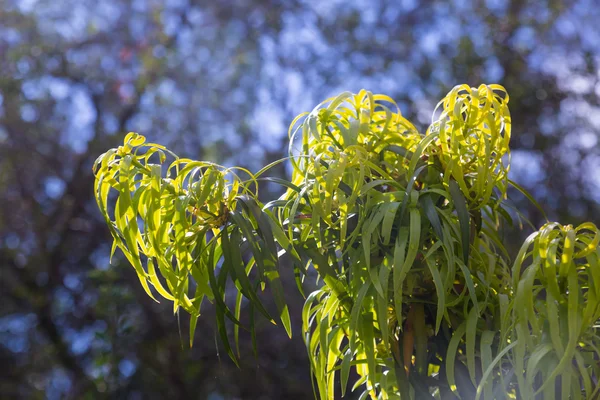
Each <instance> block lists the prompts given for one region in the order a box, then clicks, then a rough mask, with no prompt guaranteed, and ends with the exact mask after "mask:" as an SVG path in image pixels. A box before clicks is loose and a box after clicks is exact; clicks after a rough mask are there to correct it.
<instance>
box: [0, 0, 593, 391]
mask: <svg viewBox="0 0 600 400" xmlns="http://www.w3.org/2000/svg"><path fill="white" fill-rule="evenodd" d="M599 18H600V11H598V8H597V7H594V1H592V0H584V1H576V2H558V1H548V2H541V1H540V2H531V4H529V2H525V1H502V0H488V1H482V2H469V1H453V2H450V3H447V2H445V1H439V2H438V1H426V2H422V4H420V3H419V2H416V1H401V2H379V1H356V2H353V1H335V2H327V4H321V2H317V1H283V0H282V1H239V0H237V1H236V0H223V1H194V0H177V1H175V0H171V1H166V2H159V1H120V0H113V1H89V0H64V1H50V0H37V1H36V0H0V296H1V300H2V301H1V302H0V363H1V365H2V368H0V398H50V399H57V398H65V397H66V398H74V399H79V398H103V397H106V398H126V399H152V398H157V399H158V398H168V397H171V398H184V397H185V398H198V399H205V398H208V399H222V398H227V399H229V398H240V399H255V398H256V399H260V398H263V399H277V398H300V399H304V398H311V397H312V396H313V394H312V388H311V383H310V372H309V370H308V368H307V365H308V360H307V356H306V349H305V347H304V344H303V342H302V340H300V334H299V333H300V329H299V328H300V325H301V322H300V320H299V317H300V314H301V313H300V310H301V307H302V304H303V299H302V297H301V296H300V295H299V294H297V293H295V292H292V290H289V292H290V294H289V296H288V297H287V301H288V302H289V304H290V314H291V316H292V318H293V320H292V327H293V329H294V334H295V338H294V339H292V340H289V339H288V338H287V335H286V333H285V331H284V330H283V329H278V328H276V327H274V326H271V325H269V324H268V323H266V322H265V323H261V324H260V325H259V326H258V327H257V340H258V346H259V350H260V351H259V356H258V358H256V359H254V358H253V357H252V344H251V341H250V338H249V335H242V336H241V343H240V347H241V348H240V352H241V353H243V354H245V355H246V357H242V360H244V361H243V363H242V365H241V368H240V369H238V368H237V367H236V366H235V365H234V364H233V363H232V362H231V360H229V359H228V358H227V356H226V355H225V354H224V353H223V350H222V349H221V350H220V351H219V350H217V344H216V343H217V342H216V340H215V330H216V327H215V326H214V325H213V324H212V321H213V320H214V318H212V316H211V313H214V309H213V308H211V307H206V308H205V309H203V313H204V314H205V318H201V319H200V320H199V322H198V327H197V329H196V337H195V342H194V347H193V349H191V350H190V349H188V348H187V347H188V345H187V343H188V340H189V338H188V336H187V333H186V332H188V326H187V324H188V322H187V318H185V319H184V318H181V320H180V322H179V326H180V328H178V318H177V315H175V316H173V315H172V313H171V310H172V307H170V306H169V305H168V304H163V303H161V304H158V303H155V302H153V301H152V300H151V299H149V298H148V297H147V296H146V295H145V293H144V292H143V289H142V288H141V287H140V285H139V284H138V282H137V277H136V276H135V273H134V271H133V270H132V269H131V268H130V267H129V265H127V261H126V260H125V259H124V258H123V257H122V255H121V254H120V253H119V252H117V254H116V256H115V257H114V258H113V260H112V265H109V254H110V249H111V241H110V235H109V233H108V231H107V229H106V227H105V226H104V225H105V224H104V221H103V220H102V217H101V215H100V214H99V212H98V211H97V208H96V205H95V202H94V199H93V182H94V178H93V174H92V164H93V161H94V159H95V158H96V156H97V155H99V154H100V153H102V152H104V151H105V150H106V149H108V148H112V147H116V146H118V145H120V144H121V143H122V142H123V138H124V136H125V134H126V133H127V132H128V131H136V132H140V133H142V134H144V135H145V136H146V137H148V139H149V140H150V141H153V142H160V143H161V144H165V145H167V146H168V147H169V148H171V149H172V150H174V151H175V152H177V153H178V154H179V155H181V156H184V157H190V158H194V159H202V160H213V161H216V160H218V161H219V162H220V163H221V164H225V165H226V166H230V165H233V164H238V165H242V166H245V167H247V168H249V169H251V170H257V169H258V168H259V167H260V166H261V165H264V164H266V163H267V162H269V161H273V160H275V159H278V158H280V157H282V156H283V155H284V154H285V150H284V145H285V143H286V141H287V135H286V134H287V126H288V124H289V123H290V122H291V120H292V118H293V116H294V115H296V114H299V113H300V112H303V111H308V110H309V109H310V107H312V106H313V105H314V104H317V103H318V102H319V101H320V100H322V99H323V98H326V97H329V96H331V95H333V94H337V93H338V92H341V91H343V90H350V91H353V92H358V91H359V90H360V89H361V88H366V89H368V90H371V91H373V92H379V93H386V94H389V95H390V96H391V97H392V98H394V99H395V100H396V101H397V102H398V104H399V106H400V108H401V110H402V113H403V115H405V116H406V117H407V118H409V119H410V120H411V121H414V122H415V124H418V125H419V129H421V130H424V128H425V127H426V126H428V125H429V123H430V118H431V113H432V111H433V108H434V107H435V104H434V102H435V101H436V99H439V98H441V97H442V96H443V95H444V94H445V93H446V92H448V90H449V89H450V88H451V87H452V86H454V85H455V84H457V83H461V82H467V83H468V84H470V85H472V86H476V85H479V83H482V82H485V83H487V82H498V83H501V84H502V85H504V86H505V87H506V89H507V90H508V92H509V93H510V95H511V100H510V104H511V111H512V115H513V128H512V129H513V137H512V142H511V148H512V149H513V153H512V169H511V171H510V173H511V177H512V178H513V179H514V180H517V181H518V182H520V183H522V184H523V186H525V187H526V188H527V189H528V190H529V191H531V192H532V193H533V195H534V196H535V197H536V198H537V199H538V200H539V201H540V202H541V203H542V204H543V205H544V208H545V209H546V211H547V212H548V215H549V218H550V219H552V220H560V221H561V222H563V223H571V224H574V225H576V224H578V223H580V222H581V221H583V220H592V221H593V222H596V223H598V222H599V221H598V217H597V215H599V214H600V207H599V201H600V195H599V193H600V147H599V146H598V140H599V135H600V75H599V74H598V71H599V70H600V67H599V64H600V48H599V47H598V43H600V28H599V27H598V23H597V21H598V20H599ZM276 171H277V173H279V174H281V176H283V175H284V174H286V173H288V172H289V171H286V169H285V168H284V167H283V166H282V167H280V168H279V169H278V170H276ZM263 190H264V194H265V196H266V197H268V196H267V195H271V197H273V194H272V193H269V190H277V188H276V187H275V188H271V187H269V186H265V187H264V189H263ZM549 194H551V196H550V195H549ZM511 195H512V198H513V201H514V203H515V204H516V206H517V207H519V208H520V209H521V210H522V211H523V212H524V213H525V214H526V215H528V216H529V217H530V218H531V220H532V221H533V223H534V225H536V227H539V226H540V225H541V223H542V221H543V219H542V217H541V215H539V213H538V212H537V211H536V210H535V208H534V207H533V206H532V205H531V204H530V203H529V202H528V201H527V200H526V199H525V198H523V197H522V196H520V195H519V194H518V193H511ZM529 232H530V229H529V228H527V227H524V231H523V232H519V231H518V227H515V230H514V231H510V232H505V235H506V238H507V239H506V240H509V241H510V243H513V244H514V245H516V244H517V243H518V242H520V241H521V240H522V238H523V237H524V236H525V235H526V234H528V233H529ZM514 250H516V249H515V248H513V251H514ZM284 278H285V282H284V287H286V288H290V289H292V288H293V287H294V282H293V274H292V273H291V272H290V274H289V275H288V276H284Z"/></svg>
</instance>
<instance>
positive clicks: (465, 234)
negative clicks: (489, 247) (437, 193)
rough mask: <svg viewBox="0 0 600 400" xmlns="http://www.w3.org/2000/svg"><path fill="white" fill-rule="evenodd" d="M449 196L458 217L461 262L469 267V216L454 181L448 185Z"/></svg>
mask: <svg viewBox="0 0 600 400" xmlns="http://www.w3.org/2000/svg"><path fill="white" fill-rule="evenodd" d="M449 188H450V195H451V196H452V202H453V203H454V207H455V209H456V214H457V216H458V222H459V223H460V235H461V239H460V241H461V243H462V256H463V261H464V263H465V265H466V266H468V265H469V242H470V233H471V227H470V223H471V218H470V216H469V211H468V210H467V202H466V200H465V197H464V196H463V194H462V192H461V190H460V188H459V187H458V185H457V184H456V181H454V180H450V183H449Z"/></svg>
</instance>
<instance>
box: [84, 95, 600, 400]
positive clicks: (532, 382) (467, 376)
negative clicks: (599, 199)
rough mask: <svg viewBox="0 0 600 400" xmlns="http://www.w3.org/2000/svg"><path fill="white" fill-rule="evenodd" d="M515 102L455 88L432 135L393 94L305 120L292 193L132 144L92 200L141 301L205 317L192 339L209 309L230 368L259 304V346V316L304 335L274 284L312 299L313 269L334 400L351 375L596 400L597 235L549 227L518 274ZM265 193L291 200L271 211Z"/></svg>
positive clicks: (313, 348)
mask: <svg viewBox="0 0 600 400" xmlns="http://www.w3.org/2000/svg"><path fill="white" fill-rule="evenodd" d="M508 100H509V98H508V95H507V93H506V91H505V90H504V88H503V87H501V86H499V85H481V86H479V87H478V88H471V87H469V86H467V85H461V86H456V87H455V88H453V89H452V90H451V91H450V92H449V93H448V95H447V96H446V97H445V98H444V99H443V100H442V101H440V103H439V104H438V107H437V110H436V112H435V113H434V118H433V122H432V124H431V125H430V126H429V128H428V129H427V131H426V133H425V134H424V135H422V134H420V133H419V132H418V130H417V129H416V128H415V127H414V125H413V124H411V123H410V122H409V121H408V120H406V119H405V118H404V117H403V116H402V114H401V112H400V110H399V109H398V107H397V106H396V104H395V103H394V101H393V100H392V99H391V98H389V97H388V96H384V95H377V94H372V93H371V92H368V91H364V90H363V91H361V92H360V93H358V94H352V93H349V92H345V93H342V94H341V95H339V96H337V97H335V98H332V99H328V100H326V101H324V102H323V103H321V104H319V105H318V106H317V107H315V109H314V110H313V111H312V112H310V113H306V114H302V115H300V116H298V117H297V118H296V119H295V120H294V122H293V123H292V125H291V127H290V133H289V137H290V146H289V157H288V159H289V160H290V162H291V165H292V168H293V170H292V176H291V179H290V181H286V180H283V179H279V178H274V177H265V176H264V175H265V174H266V172H267V171H268V170H269V169H270V167H272V166H273V165H275V164H277V163H279V162H282V161H283V160H280V161H278V162H276V163H273V164H271V165H269V166H267V167H265V168H263V169H262V170H261V171H259V172H257V173H255V174H253V173H251V172H249V171H247V170H244V169H241V168H225V167H222V166H219V165H216V164H214V163H208V162H201V161H193V160H189V159H181V158H178V157H177V156H175V155H174V154H172V153H170V152H169V151H168V150H166V149H165V148H164V147H162V146H160V145H157V144H147V143H145V139H144V137H143V136H140V135H138V134H134V133H130V134H128V135H127V136H126V138H125V144H124V145H123V146H121V147H119V148H118V149H113V150H109V151H108V152H107V153H105V154H103V155H102V156H100V157H99V158H98V160H97V162H96V164H95V167H94V168H95V172H96V198H97V201H98V205H99V207H100V210H101V211H102V213H103V215H104V216H105V218H106V221H107V223H108V226H109V228H110V230H111V233H112V235H113V237H114V240H115V241H114V246H113V251H114V250H115V249H116V248H117V247H118V248H119V249H121V250H122V251H123V253H124V254H125V256H126V257H127V259H128V260H129V262H130V263H131V264H132V265H133V267H134V268H135V270H136V272H137V274H138V277H139V278H140V281H141V283H142V285H143V286H144V288H145V290H146V291H147V293H148V294H149V295H150V296H151V297H154V293H153V291H152V290H151V287H153V288H154V290H155V291H156V292H157V293H158V294H160V295H161V296H162V297H164V298H166V299H168V300H170V301H172V302H173V305H174V310H175V311H177V310H179V308H183V309H184V310H186V311H187V312H189V313H190V314H191V323H190V329H191V332H190V337H191V338H193V336H194V330H195V326H196V321H197V318H198V316H199V315H200V307H201V304H202V302H203V301H204V299H208V300H209V301H210V302H212V303H214V304H215V306H216V311H217V313H216V315H217V327H218V331H219V335H220V338H221V340H222V342H223V345H224V347H225V349H226V351H227V352H228V354H229V355H230V357H231V358H232V359H233V360H234V361H235V362H237V355H236V353H235V352H234V349H233V348H232V345H231V343H230V339H229V336H228V330H227V324H226V319H229V320H230V321H232V322H233V336H234V342H235V345H236V346H237V343H238V337H239V328H240V326H242V323H241V322H240V319H241V318H240V315H241V311H242V304H243V300H244V299H245V300H246V301H247V304H248V308H249V316H250V319H249V321H250V322H249V324H246V325H248V326H244V328H247V329H248V330H249V331H250V332H251V335H252V338H253V342H254V343H255V335H254V321H255V318H258V317H259V314H260V315H262V316H263V317H265V318H267V319H268V320H269V321H272V322H273V323H281V324H282V325H283V326H284V328H285V329H286V331H287V332H288V334H290V335H291V327H290V317H289V312H288V308H287V305H286V301H285V298H284V292H283V286H282V284H281V278H280V269H281V268H283V267H285V266H286V265H291V266H292V267H293V269H294V272H295V276H296V282H297V286H298V289H299V290H300V292H301V293H303V282H304V279H305V278H306V277H307V276H314V275H315V273H314V272H312V270H314V271H316V275H317V276H318V278H319V280H321V281H322V284H321V285H319V286H318V289H317V290H315V291H313V292H312V293H310V294H309V295H308V296H307V298H306V302H305V306H304V309H303V313H302V320H303V332H304V339H305V343H306V347H307V349H308V352H309V358H310V361H311V369H312V372H313V374H314V378H315V379H314V382H315V393H316V394H317V395H318V396H319V397H320V398H322V399H333V398H334V393H335V391H336V388H335V382H336V380H335V376H336V375H338V374H339V377H340V382H341V387H340V390H341V394H342V395H344V394H345V392H346V389H347V385H348V380H349V376H350V370H351V369H352V368H354V369H355V371H356V373H357V374H358V376H359V378H358V380H356V382H354V384H353V387H352V390H357V389H359V388H360V390H362V391H363V394H362V396H361V398H366V397H371V398H373V399H375V398H377V399H379V398H380V399H388V398H401V399H413V398H418V399H421V398H435V399H453V398H456V397H461V398H464V399H471V398H484V399H497V398H516V397H520V398H524V399H532V398H536V397H535V396H537V395H539V396H540V397H539V398H544V399H554V398H555V397H556V395H555V393H556V392H557V390H558V392H559V393H561V394H562V398H569V397H570V396H573V398H582V397H583V398H588V399H592V398H595V396H597V395H598V394H599V393H600V392H599V389H598V387H599V385H598V383H597V380H598V378H599V374H600V368H599V367H598V360H599V357H600V351H599V350H598V345H599V338H598V336H597V335H596V330H595V327H594V324H595V322H596V321H597V320H598V318H599V317H600V307H599V306H600V269H599V268H600V261H599V257H600V252H599V249H598V242H599V238H600V237H599V234H598V230H597V228H596V226H595V225H594V224H592V223H585V224H583V225H580V226H579V227H577V228H573V227H572V226H570V225H567V226H563V225H559V224H557V223H547V224H546V225H544V226H543V227H542V228H541V229H540V230H539V231H537V232H534V233H533V234H532V235H531V236H530V237H529V238H528V239H527V240H526V241H525V243H524V244H523V247H522V249H521V251H520V253H519V254H518V256H517V258H516V260H515V261H514V262H512V261H511V260H510V259H509V255H508V252H507V251H506V249H505V247H504V245H503V243H502V238H501V236H500V235H499V230H500V226H501V225H502V224H506V223H508V224H510V225H512V224H513V218H515V217H517V218H520V215H519V213H518V210H514V209H512V208H511V206H510V203H509V202H508V201H507V190H508V188H509V186H511V185H512V186H514V187H515V188H517V189H518V190H520V191H522V192H524V191H523V190H522V189H521V188H520V187H519V186H518V185H517V184H516V183H514V182H512V181H510V180H509V179H508V171H509V165H510V164H509V158H510V149H509V141H510V135H511V118H510V113H509V109H508ZM167 155H168V156H169V157H172V158H173V161H171V162H170V163H169V164H167V161H166V160H167V158H168V157H167ZM261 181H270V182H275V183H277V184H280V185H282V186H283V187H284V188H285V193H284V194H283V195H281V196H280V197H279V198H278V199H276V200H273V201H270V202H268V203H266V204H263V203H262V202H260V201H259V200H258V188H259V182H261ZM115 192H116V198H115V197H113V196H111V193H115ZM524 193H525V192H524ZM525 194H526V193H525ZM526 195H527V194H526ZM527 196H528V197H530V196H529V195H527ZM283 255H287V258H288V261H289V262H286V263H282V262H280V259H281V257H282V256H283ZM228 282H232V285H229V286H228ZM266 287H269V290H270V293H271V295H272V296H273V299H274V302H275V305H276V310H277V312H276V315H273V314H274V313H273V312H272V311H269V310H267V307H266V306H265V305H264V304H263V303H262V301H261V299H260V298H259V297H258V292H259V291H262V290H265V288H266ZM232 290H234V292H235V300H234V301H230V300H228V299H227V298H226V294H231V293H232ZM238 353H239V351H238Z"/></svg>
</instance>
